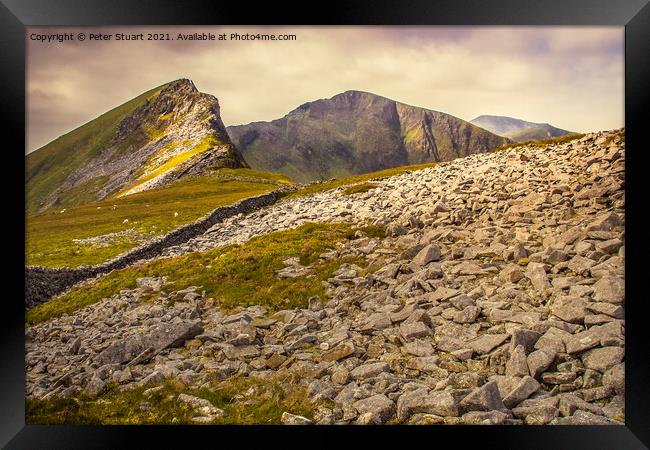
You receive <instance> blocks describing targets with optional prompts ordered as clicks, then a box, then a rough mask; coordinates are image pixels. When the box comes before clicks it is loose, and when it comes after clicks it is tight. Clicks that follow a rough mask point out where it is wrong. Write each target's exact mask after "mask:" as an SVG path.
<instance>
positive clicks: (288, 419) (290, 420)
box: [280, 411, 313, 425]
mask: <svg viewBox="0 0 650 450" xmlns="http://www.w3.org/2000/svg"><path fill="white" fill-rule="evenodd" d="M280 422H282V424H283V425H311V424H313V422H312V421H311V420H309V419H308V418H306V417H303V416H298V415H295V414H291V413H288V412H286V411H285V412H283V413H282V417H281V418H280Z"/></svg>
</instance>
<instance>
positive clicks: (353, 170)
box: [227, 91, 507, 182]
mask: <svg viewBox="0 0 650 450" xmlns="http://www.w3.org/2000/svg"><path fill="white" fill-rule="evenodd" d="M227 130H228V134H229V135H230V137H231V139H232V141H233V143H234V144H235V145H236V146H237V148H238V149H239V150H240V152H241V153H242V155H243V157H244V159H245V160H246V162H248V164H250V165H251V167H252V168H254V169H258V170H267V171H274V172H280V173H282V174H285V175H287V176H289V177H291V178H293V179H294V180H297V181H302V182H305V181H312V180H322V179H329V178H332V177H335V178H339V177H343V176H348V175H353V174H359V173H366V172H372V171H376V170H381V169H386V168H390V167H397V166H402V165H406V164H418V163H425V162H435V161H447V160H451V159H453V158H457V157H459V156H464V155H468V154H472V153H483V152H487V151H489V150H491V149H493V148H495V147H498V146H500V145H503V144H504V143H506V142H507V139H505V138H503V137H500V136H496V135H495V134H492V133H490V132H488V131H486V130H484V129H481V128H479V127H476V126H474V125H472V124H470V123H468V122H466V121H464V120H461V119H459V118H457V117H453V116H450V115H449V114H444V113H441V112H437V111H431V110H428V109H423V108H418V107H415V106H409V105H405V104H403V103H399V102H396V101H395V100H391V99H388V98H385V97H381V96H379V95H374V94H370V93H367V92H360V91H347V92H343V93H341V94H338V95H335V96H334V97H332V98H330V99H323V100H316V101H313V102H309V103H305V104H303V105H301V106H299V107H298V108H296V109H295V110H293V111H291V112H289V113H288V114H287V115H286V116H284V117H283V118H281V119H277V120H273V121H271V122H254V123H250V124H248V125H238V126H231V127H228V128H227Z"/></svg>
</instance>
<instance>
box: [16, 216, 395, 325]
mask: <svg viewBox="0 0 650 450" xmlns="http://www.w3.org/2000/svg"><path fill="white" fill-rule="evenodd" d="M362 231H364V232H365V233H366V234H367V235H368V236H383V230H382V229H381V228H378V227H366V228H363V229H362ZM354 233H355V230H354V229H353V228H352V227H351V226H350V225H347V224H324V223H320V224H313V223H311V224H305V225H302V226H301V227H298V228H295V229H292V230H286V231H278V232H275V233H271V234H268V235H263V236H258V237H255V238H253V239H251V240H250V241H248V242H246V243H244V244H242V245H237V246H229V247H223V248H217V249H213V250H210V251H207V252H202V253H190V254H188V255H184V256H179V257H176V258H165V259H158V260H155V261H151V262H148V263H141V264H137V265H134V266H131V267H127V268H125V269H122V270H117V271H114V272H112V273H110V274H108V275H107V276H105V277H103V278H101V279H99V280H97V281H94V282H92V283H90V284H87V285H83V286H78V287H76V288H73V289H71V290H70V291H68V292H66V293H65V294H63V295H61V296H60V297H57V298H55V299H52V300H50V301H49V302H47V303H43V304H41V305H38V306H36V307H34V308H32V309H30V310H29V311H28V312H27V317H26V320H27V322H28V323H30V324H35V323H39V322H43V321H45V320H48V319H51V318H53V317H58V316H61V315H63V314H70V313H72V312H74V311H76V310H78V309H80V308H83V307H85V306H87V305H90V304H93V303H96V302H98V301H100V300H102V299H104V298H107V297H110V296H111V295H113V294H116V293H118V292H119V291H120V289H129V288H134V287H135V284H136V279H137V278H139V277H144V276H157V277H161V276H166V277H167V281H170V282H173V283H174V284H173V285H172V286H171V288H167V289H168V290H169V289H173V290H180V289H183V288H185V287H188V286H201V287H202V288H201V289H202V290H205V291H206V295H207V296H209V297H212V298H214V299H215V300H216V301H217V302H218V304H219V306H220V307H221V308H222V309H225V310H233V309H235V308H237V307H239V306H250V305H263V306H265V307H267V308H268V309H269V310H270V311H273V310H278V309H290V308H294V307H306V303H307V299H308V298H309V297H310V296H313V295H319V296H321V297H322V298H324V295H325V289H324V287H323V286H322V284H321V281H323V280H326V279H327V278H330V277H331V274H332V273H333V272H334V271H336V270H337V269H338V268H339V267H340V265H341V264H342V263H344V262H353V263H356V264H363V261H361V260H360V259H359V258H355V259H335V260H328V261H319V260H318V256H319V255H320V254H321V253H323V252H324V251H326V250H328V249H331V248H333V246H334V244H335V243H336V242H340V241H344V240H346V239H352V238H353V237H354ZM293 256H298V257H299V258H300V260H301V263H302V264H303V265H307V264H311V263H315V264H314V267H313V269H312V270H311V274H312V275H313V277H306V276H305V277H297V278H288V279H280V278H278V277H277V276H276V270H279V269H282V268H283V267H284V264H283V263H282V261H284V260H285V259H287V258H289V257H293Z"/></svg>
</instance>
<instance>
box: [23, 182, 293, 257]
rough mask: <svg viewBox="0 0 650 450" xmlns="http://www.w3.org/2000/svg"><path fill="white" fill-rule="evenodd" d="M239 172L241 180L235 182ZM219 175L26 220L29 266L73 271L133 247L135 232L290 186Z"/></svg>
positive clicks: (163, 228) (153, 232)
mask: <svg viewBox="0 0 650 450" xmlns="http://www.w3.org/2000/svg"><path fill="white" fill-rule="evenodd" d="M222 170H223V169H222ZM240 170H241V171H243V172H241V174H242V175H243V176H245V178H246V180H245V181H242V180H239V179H237V178H238V177H237V174H239V173H240V172H239V171H240ZM218 173H219V175H220V176H219V177H198V178H192V179H183V180H180V181H178V182H176V183H173V184H171V185H169V186H167V187H164V188H160V189H154V190H150V191H144V192H140V193H137V194H132V195H129V196H125V197H120V198H117V199H107V200H103V201H101V202H98V203H93V204H90V205H83V206H78V207H74V208H68V209H66V210H65V212H63V213H61V212H60V211H61V210H58V209H57V210H49V211H47V212H45V213H41V214H37V215H33V216H29V217H28V218H27V249H26V250H27V264H29V265H43V266H49V267H62V266H66V267H76V266H79V265H84V264H97V263H101V262H104V261H106V260H109V259H111V258H113V257H115V256H117V255H118V254H120V253H122V252H124V251H127V250H129V249H131V248H134V247H136V246H137V245H138V243H139V242H138V240H137V239H136V237H137V235H138V234H139V235H141V236H142V237H146V238H152V237H155V236H159V235H162V234H164V233H165V232H168V231H170V230H172V229H174V228H177V227H179V226H181V225H184V224H187V223H189V222H192V221H194V220H196V219H198V218H199V217H202V216H204V215H205V214H207V213H208V212H210V211H212V210H213V209H214V208H217V207H220V206H225V205H229V204H232V203H235V202H236V201H238V200H241V199H243V198H246V197H252V196H255V195H259V194H262V193H265V192H269V191H271V190H274V189H277V188H278V187H280V186H283V185H285V184H286V183H287V182H288V180H286V179H284V178H282V179H280V177H277V176H276V175H274V174H267V173H257V172H254V171H251V170H247V169H229V171H228V172H218ZM275 180H277V181H275ZM269 181H272V182H269ZM125 220H128V222H126V223H125V222H124V221H125ZM129 229H134V231H135V232H136V233H137V234H135V235H133V236H122V237H117V238H116V239H114V240H113V241H112V242H111V243H110V244H109V245H107V246H105V247H98V246H91V245H87V244H85V245H81V244H76V243H74V242H73V241H72V240H73V239H84V238H89V237H93V236H99V235H104V234H108V233H116V232H122V231H125V230H129Z"/></svg>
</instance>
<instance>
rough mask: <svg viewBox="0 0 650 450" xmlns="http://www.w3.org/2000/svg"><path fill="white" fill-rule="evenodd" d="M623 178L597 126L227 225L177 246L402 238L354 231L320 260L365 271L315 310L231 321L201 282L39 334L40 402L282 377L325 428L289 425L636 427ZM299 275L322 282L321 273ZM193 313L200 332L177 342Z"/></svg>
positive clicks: (609, 141)
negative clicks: (629, 409) (328, 236)
mask: <svg viewBox="0 0 650 450" xmlns="http://www.w3.org/2000/svg"><path fill="white" fill-rule="evenodd" d="M624 170H625V144H624V141H623V140H622V137H621V135H620V133H615V132H609V133H596V134H591V135H587V136H585V137H584V138H581V139H578V140H575V141H571V142H565V143H562V144H555V145H551V146H547V147H537V146H531V147H526V146H523V147H518V148H513V149H508V150H505V151H503V152H497V153H490V154H487V155H472V156H469V157H467V158H462V159H456V160H454V161H452V162H449V163H446V164H441V165H438V166H436V167H433V168H429V169H425V170H420V171H416V172H411V173H404V174H401V175H398V176H394V177H390V178H385V179H382V180H376V182H377V183H378V184H379V186H378V187H376V188H374V189H372V190H371V191H368V192H364V193H359V194H355V195H352V196H348V195H344V194H343V189H336V190H332V191H328V192H324V193H320V194H316V195H313V196H310V197H307V198H297V199H291V200H288V201H282V202H279V203H277V204H275V205H273V206H271V207H269V208H266V209H264V210H260V211H257V212H254V213H252V214H249V215H247V216H243V217H233V218H231V219H228V220H227V221H225V222H224V223H223V224H222V225H221V226H220V227H218V228H217V227H215V228H211V229H208V230H207V231H206V232H205V233H204V234H203V235H201V236H198V237H196V238H194V239H192V240H191V241H189V242H188V243H187V244H184V245H181V246H177V247H174V248H170V249H169V250H168V251H169V252H170V254H182V253H186V252H192V251H199V250H202V249H207V248H214V247H218V246H222V245H228V244H231V243H235V242H239V241H240V240H242V239H248V238H249V237H250V236H251V235H258V234H262V233H268V232H270V231H274V230H277V229H286V228H291V227H295V226H297V225H299V224H301V223H303V222H304V221H307V220H326V221H347V222H350V223H353V224H363V223H367V222H371V223H375V224H382V225H384V226H385V227H386V228H387V230H388V236H387V237H381V238H380V237H369V236H367V235H365V234H363V233H362V232H359V233H357V234H356V236H355V237H354V238H353V239H351V240H348V241H345V242H342V243H341V244H340V245H337V246H335V248H333V249H332V250H331V251H328V252H326V253H323V254H322V255H320V258H321V259H322V260H324V261H333V260H336V259H337V258H360V259H365V260H366V262H367V263H368V269H366V270H365V271H364V269H362V268H361V267H359V266H356V265H353V264H343V265H342V266H341V267H340V268H339V269H338V270H337V271H335V272H334V273H333V274H332V276H331V277H329V278H328V279H327V280H326V282H325V286H326V287H327V297H326V298H322V299H314V298H312V299H309V300H307V299H305V305H306V307H304V308H295V309H291V310H281V311H279V312H277V313H275V314H272V313H271V312H269V311H267V309H266V308H264V307H261V306H259V305H257V306H250V307H247V308H240V309H239V310H236V311H228V312H225V311H220V310H218V309H217V308H215V306H214V305H215V302H214V299H210V298H208V297H207V295H206V294H205V293H203V292H201V290H200V288H199V287H193V288H189V289H185V290H183V291H175V290H174V288H173V285H168V284H166V283H165V280H164V279H160V278H146V279H140V280H138V286H137V287H136V288H134V289H125V290H122V291H120V292H119V293H116V294H115V295H113V296H112V297H110V298H106V299H104V300H102V301H100V302H98V303H96V304H93V305H91V306H88V307H86V308H84V309H81V310H79V311H76V312H75V313H74V314H71V315H69V316H64V317H60V318H56V319H52V320H49V321H47V322H44V323H41V324H39V325H36V326H32V327H29V328H28V329H27V331H26V339H27V343H26V367H27V377H26V379H27V386H26V394H27V395H28V396H34V397H39V398H51V397H54V396H64V397H65V396H74V395H76V394H75V392H78V391H79V390H80V389H85V390H86V391H90V392H100V388H101V387H102V386H103V384H102V383H108V382H111V383H115V384H118V385H119V386H120V389H131V388H134V387H138V386H143V385H144V384H147V383H152V384H156V383H160V382H161V381H162V380H164V379H165V378H167V377H169V378H173V379H175V380H181V381H182V382H183V383H186V384H187V385H188V386H191V387H207V386H209V383H210V382H211V381H212V380H224V379H226V378H228V377H232V376H242V377H248V378H252V377H259V378H263V379H269V378H270V377H272V376H282V377H284V379H286V380H291V382H292V383H295V384H300V385H303V386H304V387H305V388H306V391H307V392H308V395H309V396H310V399H311V400H312V401H314V402H323V401H327V403H326V404H325V405H326V406H321V407H319V408H318V410H317V413H316V414H315V415H314V417H301V416H297V415H296V414H295V413H296V411H287V412H286V413H287V414H285V415H284V419H283V422H284V423H287V424H289V423H295V424H298V423H317V424H344V423H346V424H347V423H349V424H352V423H354V424H379V423H387V422H399V423H409V424H511V425H513V424H520V425H523V424H526V425H544V424H598V425H605V424H623V422H624V417H625V402H624V394H625V387H624V386H625V384H624V376H625V319H624V317H625V292H624V280H625V271H624V263H625V231H624V227H625V192H624V175H625V172H624ZM285 264H286V265H287V266H289V267H292V268H293V269H294V270H293V271H291V273H292V274H293V275H296V276H298V277H300V276H304V277H308V276H310V273H311V271H310V270H309V267H308V266H307V267H305V269H306V270H304V271H297V270H295V269H296V268H297V263H296V261H294V260H287V261H285ZM280 272H282V273H285V272H286V271H284V272H283V271H280ZM296 272H298V273H297V274H296ZM285 274H286V273H285ZM278 275H279V273H278ZM152 292H153V293H157V295H152ZM145 294H146V295H145ZM145 298H146V301H145V300H144V299H145ZM198 321H200V323H201V327H202V328H203V331H202V332H201V333H200V334H197V335H194V336H193V337H194V339H192V340H191V341H190V342H191V344H189V343H188V342H187V341H185V342H183V343H182V342H181V341H182V340H183V339H185V338H189V337H190V336H192V335H193V334H194V332H191V333H185V332H184V330H187V329H189V328H190V324H193V323H198ZM161 327H162V328H165V327H169V328H171V329H176V327H178V330H179V332H178V333H175V334H174V335H173V336H170V337H169V339H166V340H165V342H173V343H174V345H168V346H165V345H162V346H159V348H161V349H160V350H159V351H158V353H157V354H156V355H155V357H153V358H149V356H148V355H149V353H147V352H146V351H147V350H146V349H144V350H142V352H144V356H142V357H141V358H140V359H138V357H137V356H135V354H136V353H137V351H139V350H141V349H143V348H144V347H145V346H146V345H140V346H138V347H137V349H136V350H134V351H131V352H129V354H128V356H125V357H120V358H110V359H109V360H104V359H102V356H101V355H102V352H106V351H107V350H106V349H110V348H116V347H117V348H118V349H119V350H120V351H119V352H117V353H118V354H119V355H126V352H123V351H122V350H121V349H122V347H121V346H122V345H124V344H121V343H122V342H126V343H130V342H140V341H141V340H142V339H144V338H145V337H146V336H148V335H149V333H153V332H155V330H158V329H160V328H161ZM152 330H153V331H152ZM195 331H197V330H195ZM174 336H181V337H182V338H181V337H179V338H178V339H173V340H172V338H173V337H174ZM175 345H179V346H180V347H175ZM149 347H154V346H153V345H149ZM152 351H153V350H149V352H152ZM141 354H142V353H141ZM199 400H200V399H199ZM188 401H190V400H188ZM195 402H196V401H195ZM197 405H198V403H197ZM205 406H209V405H205ZM202 420H208V419H202Z"/></svg>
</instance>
